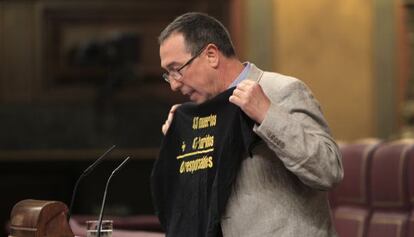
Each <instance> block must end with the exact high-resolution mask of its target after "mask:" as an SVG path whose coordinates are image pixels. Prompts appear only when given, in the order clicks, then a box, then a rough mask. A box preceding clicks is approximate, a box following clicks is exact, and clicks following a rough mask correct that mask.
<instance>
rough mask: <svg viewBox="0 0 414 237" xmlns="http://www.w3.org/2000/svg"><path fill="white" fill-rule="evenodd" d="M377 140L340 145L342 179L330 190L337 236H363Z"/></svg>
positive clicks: (367, 214) (366, 221)
mask: <svg viewBox="0 0 414 237" xmlns="http://www.w3.org/2000/svg"><path fill="white" fill-rule="evenodd" d="M379 144H380V142H379V141H378V140H364V141H358V142H356V143H352V144H346V145H343V146H340V149H341V153H342V165H343V168H344V174H345V175H344V179H343V180H342V182H341V183H340V184H339V185H338V187H336V188H335V189H334V190H333V191H332V197H333V200H334V201H335V208H334V209H333V218H334V224H335V228H336V231H337V232H338V235H339V236H355V237H364V236H365V235H366V231H367V227H368V220H369V217H370V211H369V203H368V201H369V189H368V176H369V170H370V160H371V157H372V154H373V151H374V150H375V149H376V148H377V147H378V145H379Z"/></svg>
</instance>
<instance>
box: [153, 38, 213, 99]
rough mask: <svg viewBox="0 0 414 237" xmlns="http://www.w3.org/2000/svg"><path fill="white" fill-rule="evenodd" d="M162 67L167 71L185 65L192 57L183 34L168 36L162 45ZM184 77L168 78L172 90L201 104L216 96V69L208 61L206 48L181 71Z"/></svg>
mask: <svg viewBox="0 0 414 237" xmlns="http://www.w3.org/2000/svg"><path fill="white" fill-rule="evenodd" d="M160 58H161V67H162V68H164V69H165V70H166V71H167V72H170V71H174V70H177V69H179V68H180V67H181V66H183V65H184V64H185V63H186V62H187V61H188V60H190V59H191V58H192V55H191V53H190V52H188V51H187V49H186V48H185V40H184V37H183V36H182V34H179V33H175V34H172V35H171V36H170V37H168V38H167V39H166V40H165V41H164V42H163V43H162V44H161V46H160ZM179 73H180V74H181V75H182V77H181V78H180V79H179V80H176V79H174V78H172V77H171V76H170V77H169V78H168V79H169V81H170V86H171V90H173V91H180V92H181V93H182V94H183V95H185V96H188V97H189V98H190V100H191V101H193V102H195V103H197V104H200V103H203V102H204V101H206V100H208V99H210V98H212V97H214V96H215V95H216V94H217V93H216V92H215V91H217V90H216V89H215V88H216V87H217V86H216V81H217V80H215V76H214V75H215V73H214V70H213V69H212V68H211V67H210V65H209V63H208V57H207V54H206V49H205V50H203V51H202V52H201V54H200V55H199V56H198V57H196V58H194V60H193V61H192V62H191V63H190V64H188V65H186V66H185V67H184V68H183V69H182V70H180V71H179Z"/></svg>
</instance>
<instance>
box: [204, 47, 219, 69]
mask: <svg viewBox="0 0 414 237" xmlns="http://www.w3.org/2000/svg"><path fill="white" fill-rule="evenodd" d="M205 53H206V56H207V60H208V63H209V65H210V66H211V67H213V68H217V67H218V65H219V62H220V51H219V49H218V48H217V46H216V45H215V44H208V45H207V47H206V51H205Z"/></svg>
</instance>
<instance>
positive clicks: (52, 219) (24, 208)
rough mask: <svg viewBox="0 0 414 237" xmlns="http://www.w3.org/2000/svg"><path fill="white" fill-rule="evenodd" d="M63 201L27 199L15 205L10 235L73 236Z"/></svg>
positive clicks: (17, 236)
mask: <svg viewBox="0 0 414 237" xmlns="http://www.w3.org/2000/svg"><path fill="white" fill-rule="evenodd" d="M67 212H68V208H67V207H66V205H65V204H64V203H63V202H58V201H42V200H33V199H26V200H23V201H20V202H18V203H17V204H16V205H14V207H13V209H12V212H11V216H10V235H9V237H73V236H74V235H73V232H72V229H71V228H70V226H69V223H68V221H67Z"/></svg>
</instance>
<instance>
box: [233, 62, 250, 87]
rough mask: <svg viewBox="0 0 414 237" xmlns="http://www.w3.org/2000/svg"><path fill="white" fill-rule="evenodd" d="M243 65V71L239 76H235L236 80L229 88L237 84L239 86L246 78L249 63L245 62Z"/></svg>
mask: <svg viewBox="0 0 414 237" xmlns="http://www.w3.org/2000/svg"><path fill="white" fill-rule="evenodd" d="M243 65H244V68H243V71H242V72H241V73H240V74H239V76H237V78H236V79H234V81H233V82H232V83H231V85H230V86H229V88H232V87H235V86H237V84H239V83H240V82H241V81H243V80H245V79H246V78H247V75H248V73H249V71H250V63H249V62H245V63H243Z"/></svg>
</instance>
